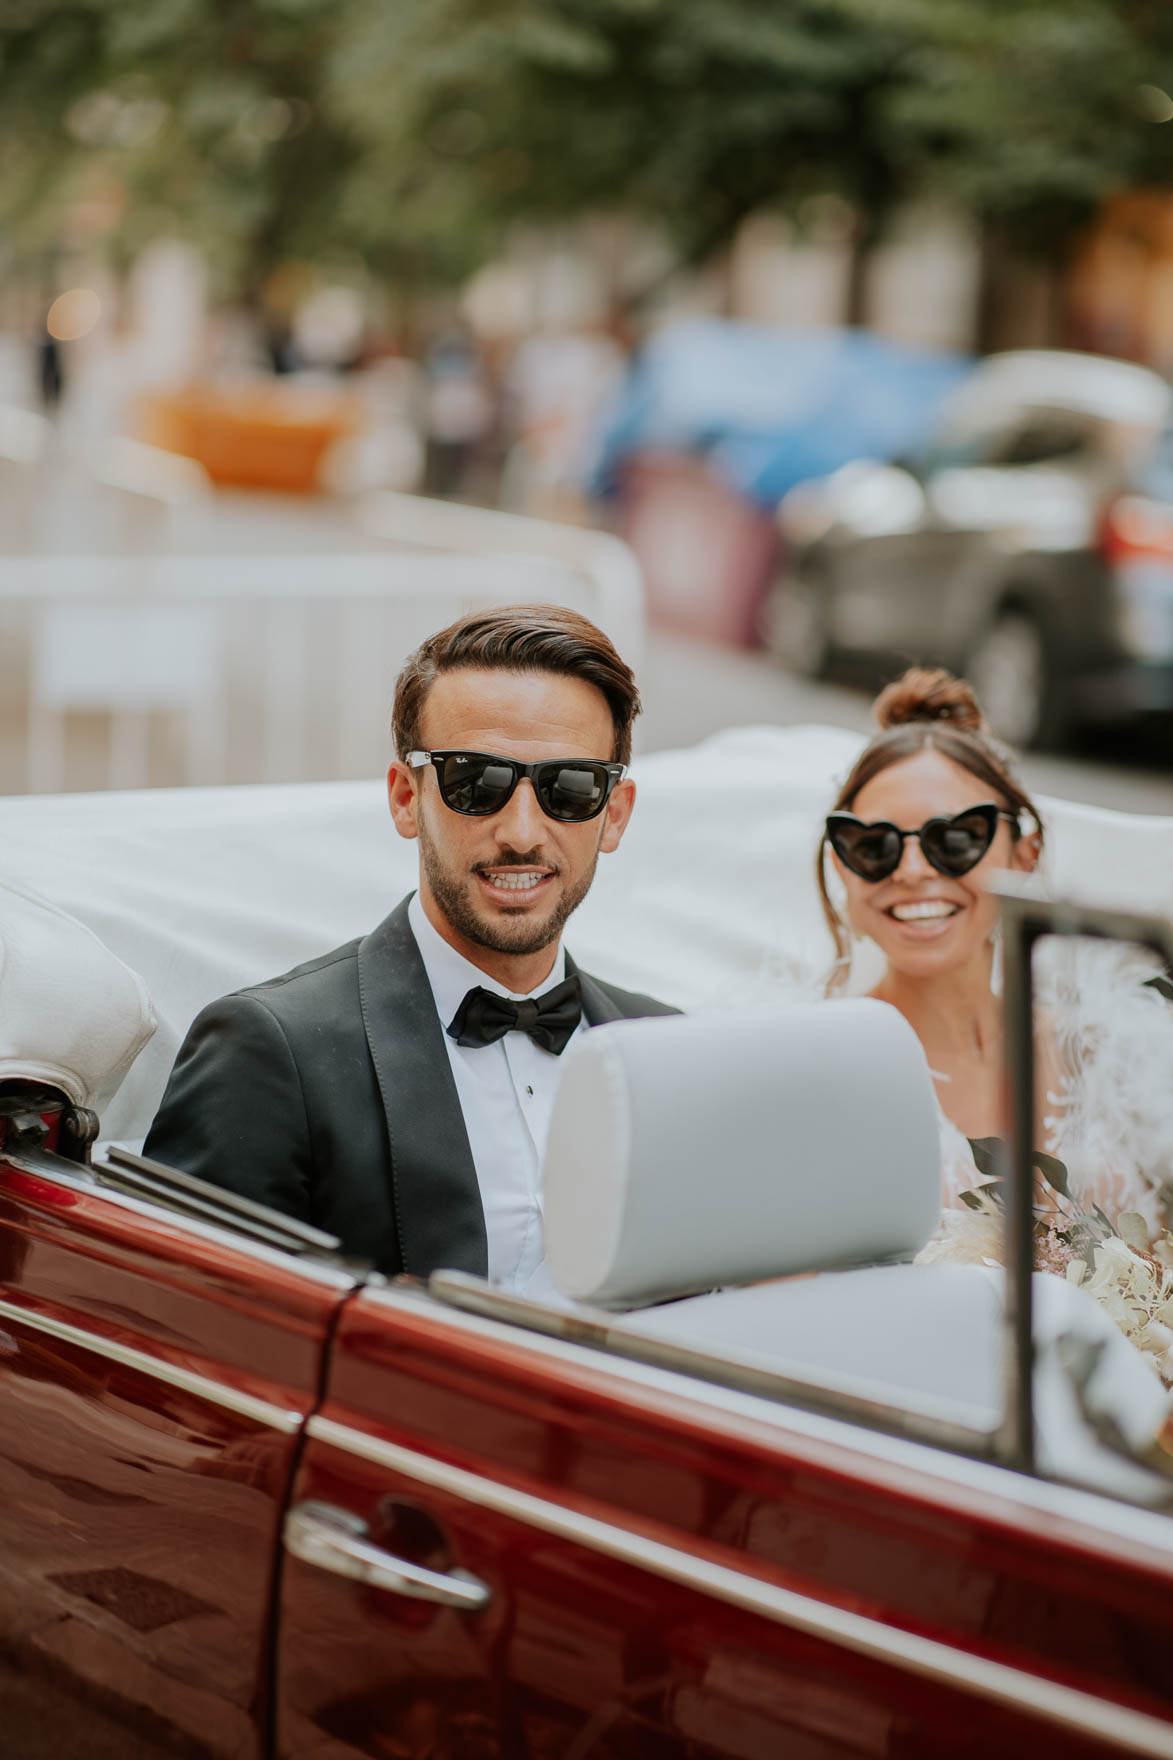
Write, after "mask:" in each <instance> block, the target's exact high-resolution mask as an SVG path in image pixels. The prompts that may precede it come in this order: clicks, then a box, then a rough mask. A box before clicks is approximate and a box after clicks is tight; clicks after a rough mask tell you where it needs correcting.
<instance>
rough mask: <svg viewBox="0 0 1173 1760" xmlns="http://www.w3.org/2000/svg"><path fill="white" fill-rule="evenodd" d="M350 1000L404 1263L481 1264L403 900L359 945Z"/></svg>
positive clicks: (457, 1113) (448, 1077) (473, 1202)
mask: <svg viewBox="0 0 1173 1760" xmlns="http://www.w3.org/2000/svg"><path fill="white" fill-rule="evenodd" d="M358 984H359V998H360V1001H361V1005H362V1016H363V1026H364V1027H365V1029H366V1035H367V1043H368V1045H369V1046H370V1052H371V1059H372V1062H373V1063H374V1066H375V1074H376V1076H377V1077H378V1082H379V1092H380V1094H381V1095H382V1099H383V1110H384V1112H385V1114H386V1116H387V1135H388V1139H389V1141H390V1144H391V1196H392V1201H393V1203H394V1208H395V1227H396V1231H397V1233H398V1236H399V1243H400V1251H401V1253H402V1255H403V1268H404V1270H405V1271H408V1272H411V1273H413V1274H414V1275H415V1276H417V1277H426V1276H427V1274H428V1273H429V1272H430V1271H435V1270H436V1269H438V1268H439V1267H441V1266H443V1267H444V1268H446V1269H448V1270H452V1271H471V1272H474V1273H475V1274H476V1275H478V1276H480V1277H484V1276H486V1275H487V1273H488V1269H489V1250H488V1242H487V1238H486V1235H485V1213H484V1208H483V1206H482V1204H481V1195H480V1190H479V1188H478V1186H477V1176H476V1168H475V1166H474V1165H473V1158H472V1150H471V1149H470V1148H469V1142H468V1132H467V1131H466V1130H465V1127H464V1117H463V1115H462V1113H461V1110H460V1100H459V1098H458V1096H457V1093H456V1083H455V1082H454V1081H453V1079H452V1068H451V1065H450V1064H449V1062H448V1049H447V1047H446V1045H445V1043H444V1030H443V1028H442V1026H441V1025H440V1021H439V1019H438V1017H437V1015H436V1005H435V1002H434V1000H433V997H432V991H431V986H430V985H429V983H428V978H427V973H426V972H425V971H424V965H423V961H422V960H421V958H420V955H419V948H418V947H417V946H416V940H415V936H414V935H413V934H412V932H411V927H410V925H409V923H408V920H407V900H406V899H405V900H404V901H403V903H402V904H400V905H397V906H396V908H395V909H394V910H393V911H392V912H391V915H390V916H389V917H387V918H385V919H384V921H383V922H382V923H380V924H379V926H378V928H377V929H372V931H371V933H370V934H369V935H368V936H367V937H366V938H365V940H363V941H362V942H360V943H359V949H358Z"/></svg>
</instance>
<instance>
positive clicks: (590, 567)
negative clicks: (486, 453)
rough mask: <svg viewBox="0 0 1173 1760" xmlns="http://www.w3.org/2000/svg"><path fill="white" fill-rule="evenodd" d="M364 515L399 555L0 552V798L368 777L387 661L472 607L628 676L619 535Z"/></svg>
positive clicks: (418, 504)
mask: <svg viewBox="0 0 1173 1760" xmlns="http://www.w3.org/2000/svg"><path fill="white" fill-rule="evenodd" d="M395 502H398V503H401V504H402V505H401V506H400V507H399V508H398V510H397V509H396V508H395V506H394V503H395ZM380 511H381V525H380V529H379V531H378V537H379V538H382V539H384V540H385V541H386V542H387V543H389V544H391V543H398V544H400V545H402V546H415V549H414V551H410V550H407V549H404V548H400V549H397V550H394V551H392V550H390V549H388V550H385V551H383V552H382V553H376V554H363V555H346V554H342V555H329V554H325V555H281V556H274V555H265V556H244V557H231V556H217V555H206V556H199V557H192V556H187V557H174V556H153V555H143V554H139V555H133V556H96V557H77V556H43V555H42V556H13V555H10V556H4V557H0V791H2V792H8V793H19V792H25V791H27V792H30V793H45V792H56V791H58V790H62V789H67V790H68V789H76V788H89V787H107V788H134V787H140V786H145V785H147V784H156V785H158V784H173V783H177V782H193V783H196V782H198V783H220V782H285V781H325V780H331V779H335V778H344V777H359V776H370V775H373V774H378V773H379V772H380V771H381V770H382V768H383V767H384V766H385V764H386V762H387V757H388V752H389V736H388V717H389V710H390V701H391V692H392V686H393V683H394V679H395V675H396V673H397V671H398V669H399V666H400V665H401V663H402V661H403V660H404V658H405V657H406V655H407V654H408V653H409V652H410V651H411V650H412V648H414V647H415V646H416V645H417V644H418V643H419V642H420V641H422V640H423V638H424V637H425V636H427V635H429V634H430V633H432V632H433V631H434V630H437V629H440V628H442V627H443V625H444V624H446V623H448V622H451V621H452V619H454V618H455V617H458V616H460V615H461V614H462V613H463V612H465V611H469V610H474V609H477V608H479V607H483V606H490V605H497V604H509V603H516V602H522V601H531V602H541V601H553V602H555V603H558V604H561V605H567V606H570V607H571V608H573V609H575V610H578V611H581V612H582V613H584V615H586V616H587V617H590V618H591V619H592V620H593V621H594V622H596V623H598V624H599V625H600V627H601V628H603V629H604V630H606V632H607V634H608V635H609V636H610V637H611V639H612V640H613V641H614V642H615V644H616V646H617V647H618V649H619V651H620V653H622V654H623V655H624V657H625V658H626V659H627V660H628V661H629V663H630V664H632V665H633V666H634V667H636V669H637V671H638V667H639V663H640V659H641V649H642V642H643V603H642V592H641V587H640V580H639V574H638V569H637V568H636V565H635V562H634V559H633V558H631V556H630V553H629V552H627V551H626V549H625V547H624V546H623V545H621V544H620V543H619V542H618V540H616V539H613V538H608V537H606V536H605V535H604V534H599V533H590V532H577V531H575V530H574V529H573V528H566V537H565V539H564V540H559V539H558V536H557V535H558V534H559V533H560V532H561V531H562V530H563V529H562V528H558V527H549V526H543V525H542V524H541V522H536V521H526V520H517V519H509V518H506V517H505V516H501V515H494V514H481V513H479V512H478V511H477V510H475V509H465V508H459V509H453V508H452V507H450V506H448V505H447V504H440V503H430V502H425V501H416V500H415V499H414V498H412V497H393V498H391V504H390V505H386V504H385V505H384V506H383V507H382V509H381V510H380ZM397 512H398V515H399V518H398V520H397V519H396V513H397ZM453 514H456V516H457V518H456V519H455V520H453V519H452V517H451V516H452V515H453ZM531 528H532V529H531ZM369 541H370V539H369V538H368V542H369ZM425 546H426V552H427V553H424V549H425ZM558 551H561V554H558V553H557V552H558Z"/></svg>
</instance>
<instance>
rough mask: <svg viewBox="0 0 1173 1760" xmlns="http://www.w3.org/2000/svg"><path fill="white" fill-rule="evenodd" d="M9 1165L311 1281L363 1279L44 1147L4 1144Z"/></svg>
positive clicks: (339, 1283) (334, 1283) (0, 1158)
mask: <svg viewBox="0 0 1173 1760" xmlns="http://www.w3.org/2000/svg"><path fill="white" fill-rule="evenodd" d="M103 1153H104V1151H103ZM5 1167H12V1168H15V1170H16V1172H17V1173H29V1174H32V1175H33V1176H34V1178H36V1179H46V1180H49V1181H50V1183H51V1184H53V1185H58V1186H61V1187H62V1189H63V1190H64V1191H67V1192H80V1193H82V1194H83V1196H85V1197H88V1198H101V1199H102V1201H103V1202H104V1203H107V1204H113V1205H114V1206H115V1208H116V1209H119V1210H129V1211H130V1213H131V1214H132V1215H133V1216H149V1217H150V1218H151V1220H152V1221H153V1222H167V1223H170V1224H171V1225H172V1226H173V1227H175V1228H181V1229H183V1231H184V1232H185V1233H186V1234H193V1235H195V1236H196V1237H197V1238H198V1239H200V1240H203V1241H214V1242H215V1243H216V1244H217V1245H218V1246H230V1247H234V1248H236V1249H237V1250H238V1251H239V1252H242V1253H248V1254H250V1255H251V1257H253V1258H254V1259H259V1260H261V1261H262V1263H263V1264H265V1265H277V1266H280V1267H281V1268H282V1269H284V1270H289V1269H290V1267H294V1268H296V1270H297V1273H298V1276H299V1277H305V1278H306V1279H307V1280H308V1281H309V1282H312V1283H319V1284H325V1285H326V1286H327V1287H328V1288H330V1289H340V1290H347V1289H357V1287H358V1285H359V1284H360V1283H361V1282H362V1281H363V1280H362V1278H360V1277H358V1276H356V1275H355V1274H354V1273H353V1272H349V1271H343V1270H340V1269H339V1268H338V1267H336V1266H334V1265H324V1264H322V1262H321V1261H320V1260H316V1259H311V1258H303V1257H301V1256H300V1255H297V1254H291V1253H285V1252H282V1250H281V1249H280V1248H279V1247H272V1246H268V1245H266V1244H265V1243H264V1242H263V1241H258V1240H254V1239H253V1238H252V1237H251V1236H249V1235H244V1234H238V1233H237V1232H236V1230H235V1229H234V1228H233V1227H232V1224H231V1222H230V1221H228V1220H227V1219H225V1221H224V1223H223V1224H220V1223H212V1222H200V1221H198V1220H197V1219H196V1218H195V1217H193V1216H185V1215H183V1214H182V1213H181V1212H180V1211H178V1210H171V1209H168V1207H167V1205H166V1204H164V1203H152V1202H151V1200H150V1199H149V1198H145V1197H139V1196H137V1195H136V1194H134V1193H132V1192H125V1191H119V1190H118V1189H117V1188H116V1187H114V1186H105V1185H102V1184H101V1183H100V1181H98V1180H96V1179H93V1178H92V1177H90V1176H88V1175H87V1174H85V1173H83V1172H82V1171H81V1169H80V1168H79V1169H78V1170H77V1172H76V1173H74V1172H72V1171H71V1170H70V1169H69V1166H68V1163H65V1162H62V1161H60V1160H59V1159H58V1158H57V1157H56V1156H52V1157H50V1156H48V1155H44V1154H42V1153H40V1152H38V1153H37V1154H36V1155H35V1156H28V1155H24V1154H22V1153H21V1151H19V1150H7V1149H3V1150H0V1176H2V1175H3V1172H4V1168H5Z"/></svg>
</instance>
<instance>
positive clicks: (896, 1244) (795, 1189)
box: [543, 1001, 939, 1307]
mask: <svg viewBox="0 0 1173 1760" xmlns="http://www.w3.org/2000/svg"><path fill="white" fill-rule="evenodd" d="M543 1188H544V1193H545V1236H546V1257H547V1261H548V1264H549V1267H550V1273H551V1275H552V1277H553V1279H554V1282H555V1284H556V1285H557V1286H558V1288H559V1289H560V1290H561V1291H562V1292H563V1294H564V1295H567V1296H570V1297H573V1298H576V1299H579V1300H583V1301H590V1302H593V1303H596V1304H600V1305H603V1306H608V1307H634V1306H636V1305H639V1304H642V1303H646V1302H651V1301H656V1300H662V1299H663V1298H665V1297H667V1296H673V1295H680V1294H683V1293H686V1292H689V1291H693V1290H697V1289H708V1288H712V1287H713V1285H715V1284H723V1283H745V1282H749V1281H750V1280H752V1279H755V1278H762V1277H771V1276H774V1277H776V1276H779V1275H782V1274H784V1273H787V1272H791V1271H800V1270H802V1271H805V1270H811V1269H814V1268H819V1267H824V1266H830V1265H845V1264H859V1263H860V1261H875V1260H878V1259H884V1258H888V1257H891V1256H893V1255H900V1254H904V1255H911V1254H912V1253H914V1252H915V1251H916V1250H917V1248H918V1247H920V1246H922V1245H923V1244H924V1242H925V1241H926V1240H927V1239H928V1237H929V1235H930V1234H931V1233H932V1230H933V1228H934V1227H935V1225H936V1222H937V1216H938V1209H939V1177H938V1143H937V1121H936V1114H935V1111H934V1106H933V1097H932V1089H931V1083H930V1079H929V1073H928V1069H927V1066H926V1064H925V1059H924V1053H923V1052H922V1050H921V1048H920V1043H919V1041H918V1040H917V1038H916V1035H915V1034H914V1033H913V1031H912V1029H911V1028H910V1027H909V1026H908V1024H907V1022H906V1021H905V1020H904V1019H903V1018H902V1016H900V1015H899V1014H897V1013H896V1011H895V1010H894V1009H891V1008H889V1007H887V1006H886V1005H885V1004H884V1003H880V1002H869V1001H858V1002H842V1003H837V1004H836V1005H835V1006H834V1007H831V1006H828V1005H827V1004H826V1003H815V1004H810V1005H807V1006H804V1007H796V1008H789V1009H775V1010H771V1011H770V1012H768V1013H767V1012H764V1011H758V1012H755V1013H744V1012H743V1013H740V1014H731V1015H709V1016H699V1017H695V1018H692V1017H684V1018H658V1019H651V1020H639V1021H617V1022H615V1023H614V1024H613V1025H610V1026H606V1027H599V1028H597V1029H596V1030H595V1031H594V1032H592V1033H588V1034H586V1035H585V1036H584V1037H583V1038H581V1039H579V1040H578V1041H576V1043H575V1045H574V1047H573V1048H572V1050H571V1051H570V1052H568V1054H567V1067H566V1070H565V1072H564V1074H563V1077H562V1082H561V1084H560V1087H559V1091H558V1098H557V1100H556V1102H555V1106H554V1116H553V1119H552V1121H551V1126H550V1136H549V1143H548V1147H547V1151H546V1161H545V1167H544V1170H543Z"/></svg>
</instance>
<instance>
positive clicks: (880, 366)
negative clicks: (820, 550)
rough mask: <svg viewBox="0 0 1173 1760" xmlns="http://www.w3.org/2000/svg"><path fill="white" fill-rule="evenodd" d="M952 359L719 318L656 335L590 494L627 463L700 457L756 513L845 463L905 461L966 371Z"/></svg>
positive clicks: (635, 371) (842, 335) (839, 335)
mask: <svg viewBox="0 0 1173 1760" xmlns="http://www.w3.org/2000/svg"><path fill="white" fill-rule="evenodd" d="M971 368H972V362H971V361H969V360H968V359H967V358H966V357H965V356H963V355H955V354H941V353H937V352H930V351H929V350H928V349H918V348H907V347H903V346H901V345H900V344H898V343H893V342H885V341H884V340H883V339H882V338H880V337H877V336H871V335H869V334H868V332H867V331H865V330H846V329H827V330H790V329H773V328H769V329H768V328H766V327H765V326H764V325H758V324H741V323H733V322H729V321H727V320H723V319H719V318H699V319H690V320H687V321H684V322H681V323H678V324H674V325H671V326H670V327H669V328H667V329H665V330H663V331H661V332H660V334H659V335H657V336H655V337H653V338H652V340H651V341H650V342H649V343H648V345H647V347H646V348H645V349H644V350H643V352H642V354H641V355H640V356H639V357H638V358H637V360H636V362H635V364H634V366H633V367H632V370H631V373H630V375H629V378H628V383H627V387H626V389H625V392H624V394H623V397H622V399H621V401H620V404H619V407H618V409H617V410H616V412H615V415H614V417H613V419H612V421H611V423H610V425H609V427H608V429H607V432H606V434H605V436H604V440H603V445H602V450H601V455H600V459H599V463H598V465H597V468H596V471H595V473H594V481H593V484H592V487H593V490H594V492H595V493H596V494H603V495H605V494H610V493H613V492H614V490H615V488H616V486H617V481H618V470H619V467H620V466H621V465H622V463H623V461H624V459H626V458H628V457H629V456H630V455H631V454H632V453H636V452H647V451H658V452H659V451H669V452H685V453H689V454H690V455H692V456H693V457H697V456H699V457H703V458H706V459H707V460H708V461H709V463H710V464H711V465H712V466H713V468H714V469H715V470H716V471H717V472H718V473H719V474H720V475H721V476H723V477H724V478H725V479H726V481H727V482H728V483H729V484H730V485H731V487H732V488H734V489H736V490H737V491H738V492H739V493H740V494H742V495H744V496H746V497H747V498H748V499H749V500H751V501H754V502H756V503H758V504H760V505H761V506H763V507H774V506H776V505H777V503H778V502H779V501H780V500H781V498H782V496H783V495H784V494H785V493H786V491H787V490H788V489H791V488H793V486H794V484H795V483H800V482H802V481H804V480H805V479H806V478H808V477H820V476H825V475H826V474H827V472H828V471H833V470H838V468H839V467H840V465H844V464H847V463H848V462H849V461H850V460H851V459H853V458H894V457H896V456H897V455H898V454H900V453H908V452H914V451H915V450H917V448H918V447H919V446H921V445H922V444H923V442H924V441H925V439H926V438H927V436H928V433H929V430H930V429H931V427H932V426H933V423H934V419H935V417H936V414H937V410H938V408H939V406H940V404H941V402H942V401H943V399H944V398H945V397H946V396H947V395H948V393H949V392H951V391H952V390H953V389H954V388H955V387H956V386H957V385H959V384H960V383H961V381H962V380H963V379H964V378H965V377H966V375H967V374H968V373H969V372H970V371H971Z"/></svg>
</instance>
